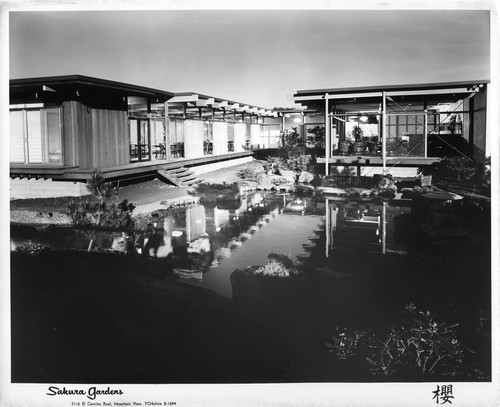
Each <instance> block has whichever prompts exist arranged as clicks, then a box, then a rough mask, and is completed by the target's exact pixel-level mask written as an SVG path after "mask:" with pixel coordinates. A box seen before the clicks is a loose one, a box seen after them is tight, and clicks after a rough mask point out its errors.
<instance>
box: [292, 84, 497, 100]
mask: <svg viewBox="0 0 500 407" xmlns="http://www.w3.org/2000/svg"><path fill="white" fill-rule="evenodd" d="M485 83H490V81H489V80H472V81H458V82H437V83H419V84H406V85H386V86H359V87H350V88H345V87H344V88H324V89H306V90H298V91H297V92H296V93H295V94H294V96H296V97H299V96H311V95H320V94H325V93H331V94H342V93H361V92H382V91H405V90H408V91H410V90H422V89H447V88H456V87H472V86H474V85H480V84H485Z"/></svg>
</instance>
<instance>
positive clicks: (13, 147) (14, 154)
mask: <svg viewBox="0 0 500 407" xmlns="http://www.w3.org/2000/svg"><path fill="white" fill-rule="evenodd" d="M9 141H10V162H11V163H24V112H22V111H15V112H10V138H9Z"/></svg>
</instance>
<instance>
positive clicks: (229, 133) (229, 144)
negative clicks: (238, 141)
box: [227, 123, 234, 152]
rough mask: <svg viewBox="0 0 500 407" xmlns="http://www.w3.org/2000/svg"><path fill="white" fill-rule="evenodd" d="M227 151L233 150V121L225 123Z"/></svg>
mask: <svg viewBox="0 0 500 407" xmlns="http://www.w3.org/2000/svg"><path fill="white" fill-rule="evenodd" d="M227 151H229V152H232V151H234V123H228V124H227Z"/></svg>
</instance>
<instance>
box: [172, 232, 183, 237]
mask: <svg viewBox="0 0 500 407" xmlns="http://www.w3.org/2000/svg"><path fill="white" fill-rule="evenodd" d="M181 236H182V232H181V231H180V230H174V231H173V232H172V237H181Z"/></svg>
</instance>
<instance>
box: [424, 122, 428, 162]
mask: <svg viewBox="0 0 500 407" xmlns="http://www.w3.org/2000/svg"><path fill="white" fill-rule="evenodd" d="M424 157H425V158H427V112H425V113H424Z"/></svg>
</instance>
